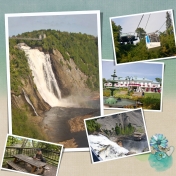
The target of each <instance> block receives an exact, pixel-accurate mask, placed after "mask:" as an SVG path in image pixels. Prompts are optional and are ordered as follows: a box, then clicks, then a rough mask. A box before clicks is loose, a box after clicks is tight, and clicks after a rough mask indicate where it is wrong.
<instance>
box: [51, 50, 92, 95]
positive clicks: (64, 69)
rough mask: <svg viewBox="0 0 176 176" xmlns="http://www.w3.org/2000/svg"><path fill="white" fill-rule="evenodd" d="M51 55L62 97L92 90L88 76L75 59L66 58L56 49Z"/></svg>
mask: <svg viewBox="0 0 176 176" xmlns="http://www.w3.org/2000/svg"><path fill="white" fill-rule="evenodd" d="M50 57H51V62H52V68H53V71H54V73H55V77H56V79H57V82H58V84H59V87H60V89H61V94H62V97H67V96H69V95H81V94H82V93H83V92H84V93H85V92H87V93H88V92H90V90H89V89H88V88H87V85H86V81H87V78H88V76H87V75H85V74H84V73H82V72H81V71H80V69H79V68H78V67H77V66H76V64H75V62H74V61H73V59H69V60H65V59H64V58H63V56H62V54H61V53H60V52H59V51H58V50H54V49H53V52H52V53H50Z"/></svg>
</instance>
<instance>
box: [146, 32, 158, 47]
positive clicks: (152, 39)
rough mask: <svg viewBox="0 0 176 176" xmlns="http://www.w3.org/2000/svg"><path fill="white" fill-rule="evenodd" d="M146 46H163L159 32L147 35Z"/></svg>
mask: <svg viewBox="0 0 176 176" xmlns="http://www.w3.org/2000/svg"><path fill="white" fill-rule="evenodd" d="M145 41H146V47H147V48H148V49H149V50H150V49H153V48H155V49H156V48H159V47H160V46H161V43H160V39H159V36H158V34H156V33H150V34H147V35H146V36H145Z"/></svg>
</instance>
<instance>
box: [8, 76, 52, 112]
mask: <svg viewBox="0 0 176 176" xmlns="http://www.w3.org/2000/svg"><path fill="white" fill-rule="evenodd" d="M21 82H22V83H23V85H24V86H23V88H21V94H20V95H15V94H14V93H13V91H12V92H11V95H12V96H11V102H12V107H13V108H18V109H22V110H27V112H30V114H31V115H36V114H35V112H34V109H33V108H32V106H33V107H34V108H35V111H36V112H37V114H38V115H42V113H43V112H45V111H48V110H49V109H50V108H51V107H50V106H49V105H48V104H47V103H46V102H45V101H44V100H43V98H42V97H41V95H40V94H39V92H38V91H37V89H36V86H35V84H34V82H33V80H32V78H31V77H30V76H29V78H28V79H25V80H23V79H21ZM24 92H25V93H26V96H27V97H28V99H29V101H30V102H31V104H32V106H31V105H30V104H29V103H28V102H27V100H26V97H25V95H24Z"/></svg>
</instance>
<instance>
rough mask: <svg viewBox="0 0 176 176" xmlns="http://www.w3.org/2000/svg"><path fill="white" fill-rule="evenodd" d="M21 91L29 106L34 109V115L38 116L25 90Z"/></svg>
mask: <svg viewBox="0 0 176 176" xmlns="http://www.w3.org/2000/svg"><path fill="white" fill-rule="evenodd" d="M22 90H23V89H22ZM23 93H24V97H25V99H26V101H27V102H28V103H29V105H30V106H31V107H32V109H33V110H34V113H35V115H36V116H39V115H38V114H37V111H36V110H35V108H34V106H33V104H32V102H31V101H30V99H29V97H28V95H27V94H26V92H25V91H24V90H23Z"/></svg>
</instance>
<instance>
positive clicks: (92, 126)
mask: <svg viewBox="0 0 176 176" xmlns="http://www.w3.org/2000/svg"><path fill="white" fill-rule="evenodd" d="M86 126H87V130H88V133H89V134H90V133H93V132H95V131H100V127H101V125H100V124H99V123H97V122H96V120H95V119H92V120H86Z"/></svg>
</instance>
